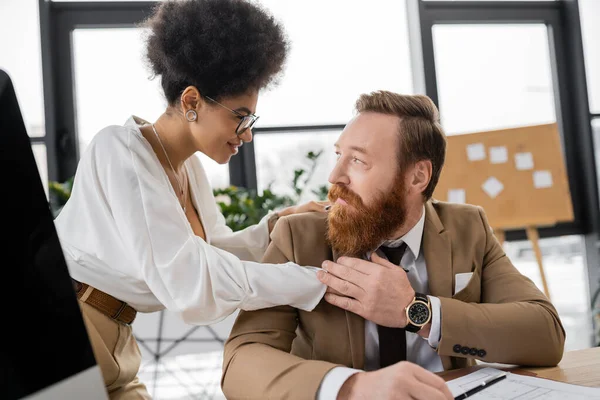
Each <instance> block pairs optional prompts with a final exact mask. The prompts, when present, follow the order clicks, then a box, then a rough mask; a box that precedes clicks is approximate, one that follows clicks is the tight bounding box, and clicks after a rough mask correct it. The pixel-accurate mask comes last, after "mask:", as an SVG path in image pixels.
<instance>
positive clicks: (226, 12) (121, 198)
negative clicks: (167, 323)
mask: <svg viewBox="0 0 600 400" xmlns="http://www.w3.org/2000/svg"><path fill="white" fill-rule="evenodd" d="M145 26H146V27H147V28H148V32H149V34H148V37H147V58H148V61H149V64H150V65H151V67H152V70H153V72H154V73H155V75H156V76H160V79H161V84H162V88H163V91H164V95H165V97H166V100H167V103H168V107H167V109H166V110H165V112H164V113H163V114H162V115H160V116H159V117H158V119H157V120H156V121H154V122H153V123H150V122H146V121H145V120H143V119H142V118H139V117H138V116H133V115H132V116H131V117H130V118H129V119H128V121H127V122H126V123H125V124H124V125H112V126H108V127H106V128H104V129H102V130H101V131H100V132H98V133H97V134H96V136H95V137H94V139H93V141H92V142H91V143H90V145H89V146H88V148H86V151H85V152H84V154H83V155H82V156H81V159H80V162H79V166H78V168H77V173H76V176H75V182H74V185H73V192H72V195H71V198H70V199H69V201H68V202H67V204H66V205H65V207H64V208H63V210H62V211H61V213H60V215H59V216H58V217H57V219H56V221H55V222H56V226H57V230H58V234H59V237H60V240H61V244H62V246H63V250H64V253H65V256H66V258H67V263H68V265H69V271H70V274H71V277H72V278H73V283H74V286H75V291H76V292H77V297H78V299H79V304H80V307H81V310H82V314H83V318H84V321H85V324H86V327H87V330H88V334H89V337H90V341H91V344H92V348H93V351H94V355H95V357H96V360H97V362H98V364H99V366H100V368H101V370H102V373H103V377H104V381H105V385H106V389H107V392H108V393H109V395H110V397H111V398H112V399H117V398H150V396H149V395H148V392H147V391H146V388H145V386H144V385H143V384H142V383H141V382H139V380H138V379H137V373H138V371H139V367H140V362H141V355H140V351H139V348H138V345H137V343H136V341H135V338H134V336H133V333H132V328H131V324H132V322H133V320H134V319H135V316H136V313H137V312H143V313H146V312H154V311H158V310H162V309H168V310H170V311H172V312H173V313H175V314H177V315H178V316H179V317H181V318H182V319H183V321H185V322H186V323H189V324H210V323H214V322H217V321H220V320H222V319H224V318H225V317H227V316H228V315H230V314H232V313H233V312H234V311H235V310H236V309H238V308H239V309H244V310H255V309H259V308H266V307H273V306H277V305H292V306H294V307H297V308H301V309H304V310H312V309H313V308H314V307H315V306H316V305H317V304H318V303H319V301H320V300H321V298H322V296H323V294H324V292H325V286H324V285H323V284H322V283H321V282H320V281H319V280H318V279H317V277H316V270H317V269H316V268H314V267H300V266H298V265H296V264H293V263H286V264H260V263H259V260H260V259H261V257H262V255H263V254H264V252H265V250H266V248H267V245H268V243H269V232H270V230H271V229H272V228H273V225H274V223H275V221H276V220H277V218H278V217H280V216H284V215H289V214H293V213H301V212H325V208H326V203H320V202H319V203H317V202H310V203H306V204H302V205H297V206H292V207H289V208H286V209H284V210H282V211H280V212H278V213H275V212H271V213H269V215H267V216H266V217H265V218H264V219H263V220H262V221H261V222H260V223H258V224H257V225H255V226H251V227H249V228H247V229H245V230H243V231H240V232H232V230H231V229H229V228H228V227H227V226H226V224H225V219H224V217H223V215H222V214H221V213H220V211H219V209H218V206H217V204H216V202H215V199H214V197H213V192H212V188H211V187H210V184H209V181H208V179H207V176H206V173H205V171H204V169H203V167H202V165H201V163H200V161H199V158H198V157H195V156H193V155H194V153H196V152H198V151H199V152H202V153H204V154H205V155H207V156H208V157H210V158H211V159H213V160H215V161H216V162H218V163H221V164H225V163H227V162H228V161H229V160H230V158H231V157H232V156H233V155H235V154H236V153H237V152H238V148H239V147H240V146H241V145H242V144H243V143H244V142H249V141H251V140H252V127H253V125H254V123H255V122H256V120H257V119H258V116H257V115H255V110H256V104H257V100H258V96H259V94H260V92H261V90H263V89H265V88H268V87H269V86H270V85H271V84H273V83H274V82H275V81H276V78H277V77H278V75H279V74H280V72H281V70H282V67H283V65H284V62H285V60H286V56H287V52H288V43H287V40H286V38H285V34H284V31H283V29H282V27H281V26H280V25H279V24H278V23H277V22H276V21H275V20H274V18H273V17H272V16H271V15H270V14H269V13H267V12H266V11H265V10H263V9H262V8H260V7H259V6H257V5H255V4H253V3H249V2H246V1H243V0H184V1H165V2H163V3H160V4H159V5H158V6H157V8H156V9H155V10H154V12H153V14H152V15H151V16H150V18H149V19H148V20H147V21H145ZM131 101H132V102H135V101H136V94H135V93H131ZM98 111H99V112H101V110H98Z"/></svg>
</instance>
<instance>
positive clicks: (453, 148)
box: [433, 123, 573, 230]
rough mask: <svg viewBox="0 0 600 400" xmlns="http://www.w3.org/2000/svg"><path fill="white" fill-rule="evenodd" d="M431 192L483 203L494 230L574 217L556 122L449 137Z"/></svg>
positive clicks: (438, 196) (456, 200)
mask: <svg viewBox="0 0 600 400" xmlns="http://www.w3.org/2000/svg"><path fill="white" fill-rule="evenodd" d="M447 140H448V145H447V152H446V163H445V165H444V168H443V169H442V173H441V176H440V181H439V183H438V185H437V187H436V190H435V192H434V195H433V197H434V198H436V199H438V200H442V201H449V202H454V203H468V204H475V205H478V206H481V207H483V209H484V210H485V212H486V214H487V216H488V219H489V222H490V225H491V226H492V228H494V229H501V230H508V229H518V228H524V227H528V226H535V227H541V226H550V225H554V224H556V223H558V222H568V221H572V220H573V206H572V203H571V194H570V190H569V183H568V179H567V173H566V168H565V164H564V157H563V152H562V146H561V141H560V135H559V131H558V126H557V124H556V123H553V124H545V125H535V126H525V127H519V128H511V129H502V130H495V131H488V132H477V133H472V134H466V135H456V136H448V138H447Z"/></svg>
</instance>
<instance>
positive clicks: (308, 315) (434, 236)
mask: <svg viewBox="0 0 600 400" xmlns="http://www.w3.org/2000/svg"><path fill="white" fill-rule="evenodd" d="M326 226H327V221H326V217H325V216H324V215H323V214H321V213H306V214H300V215H292V216H290V217H287V218H283V219H281V220H280V221H279V222H278V223H277V226H276V228H275V229H274V231H273V233H272V235H271V237H272V242H271V244H270V246H269V248H268V250H267V252H266V254H265V257H264V262H269V263H283V262H287V261H293V262H296V263H298V264H300V265H315V266H320V265H321V263H322V262H323V261H324V260H335V259H336V258H337V257H336V255H335V254H333V253H332V251H331V248H330V247H328V246H327V244H326V241H325V232H326ZM423 252H424V256H425V262H426V264H427V274H428V277H429V289H430V294H431V295H433V296H437V297H439V298H440V301H441V310H442V311H441V314H442V323H441V341H440V344H439V346H438V353H439V355H440V357H441V360H442V364H443V366H444V369H445V370H448V369H453V368H461V367H465V366H468V365H472V364H474V363H475V359H481V360H483V361H486V362H498V363H508V364H520V365H530V366H554V365H556V364H557V363H558V362H559V361H560V359H561V358H562V354H563V348H564V341H565V332H564V329H563V326H562V324H561V321H560V319H559V317H558V313H557V312H556V310H555V308H554V307H553V306H552V304H551V303H550V302H549V301H548V299H547V298H546V297H545V296H544V294H543V293H542V292H541V291H540V290H539V289H538V288H537V287H536V286H535V285H534V283H533V282H532V281H531V280H529V279H528V278H527V277H525V276H523V275H522V274H520V273H519V272H518V271H517V270H516V269H515V267H514V266H513V265H512V263H511V262H510V260H509V259H508V257H506V255H505V253H504V251H503V250H502V247H501V246H500V244H499V243H498V241H497V240H496V238H495V236H494V235H493V233H492V231H491V229H490V227H489V225H488V222H487V218H486V216H485V213H484V212H483V210H482V209H481V208H480V207H475V206H469V205H458V204H450V203H444V202H437V201H429V202H427V203H426V205H425V227H424V231H423ZM470 272H472V273H473V275H472V277H471V279H470V280H469V282H468V283H467V285H466V286H465V287H464V289H462V290H460V291H459V292H458V293H456V294H455V295H453V293H454V287H455V282H454V277H455V275H456V274H458V273H470ZM268 273H269V271H268V269H265V274H268ZM364 323H365V321H364V319H363V318H361V317H359V316H358V315H356V314H354V313H351V312H347V311H344V310H342V309H340V308H337V307H334V306H332V305H330V304H328V303H326V302H325V301H324V300H323V301H321V303H320V304H319V305H318V306H317V307H316V308H315V309H314V310H313V311H312V312H305V311H301V310H297V309H295V308H292V307H287V306H284V307H276V308H270V309H264V310H259V311H253V312H241V313H240V314H239V316H238V318H237V320H236V322H235V325H234V327H233V329H232V332H231V335H230V337H229V339H228V340H227V342H226V344H225V355H224V363H223V378H222V387H223V391H224V393H225V395H226V396H227V398H228V399H314V398H315V397H316V394H317V392H318V389H319V385H320V384H321V381H322V380H323V378H324V376H325V375H326V374H327V372H328V371H329V370H331V369H332V368H334V367H336V366H346V367H352V368H358V369H362V368H363V367H364V358H365V329H364ZM464 353H466V354H464Z"/></svg>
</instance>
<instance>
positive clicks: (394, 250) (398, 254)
mask: <svg viewBox="0 0 600 400" xmlns="http://www.w3.org/2000/svg"><path fill="white" fill-rule="evenodd" d="M406 247H407V246H406V243H405V242H402V244H401V245H400V246H398V247H386V246H381V247H380V248H381V251H382V252H383V254H385V256H386V257H387V259H388V261H389V262H391V263H392V264H395V265H400V261H401V260H402V257H403V256H404V252H405V251H406Z"/></svg>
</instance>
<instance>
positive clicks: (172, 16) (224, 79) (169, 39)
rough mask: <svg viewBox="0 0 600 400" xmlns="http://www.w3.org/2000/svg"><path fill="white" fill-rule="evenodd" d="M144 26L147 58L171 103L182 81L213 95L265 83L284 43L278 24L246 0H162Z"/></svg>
mask: <svg viewBox="0 0 600 400" xmlns="http://www.w3.org/2000/svg"><path fill="white" fill-rule="evenodd" d="M143 26H144V27H147V28H149V33H148V36H147V38H146V46H147V48H146V55H147V59H148V61H149V63H150V66H151V69H152V71H153V73H154V75H156V76H160V77H161V84H162V87H163V90H164V92H165V96H166V98H167V101H168V102H169V104H170V105H174V104H175V103H176V101H177V100H178V98H179V96H180V95H181V93H182V92H183V90H184V89H185V88H186V87H187V86H195V87H196V88H198V90H199V91H200V94H201V95H203V96H208V97H212V98H214V99H219V98H223V97H229V96H235V95H241V94H245V93H247V92H248V91H250V90H260V89H263V88H266V87H268V86H269V85H271V84H272V83H274V82H275V81H276V78H277V77H278V75H279V73H280V72H281V71H282V69H283V65H284V63H285V61H286V57H287V53H288V49H289V43H288V41H287V38H286V36H285V32H284V30H283V28H282V26H281V25H280V24H279V23H278V22H277V21H276V20H275V19H274V18H273V16H272V15H270V14H269V13H268V12H267V11H265V10H264V9H263V8H261V7H260V6H258V5H256V4H254V3H251V2H249V1H245V0H179V1H177V0H175V1H174V0H171V1H169V0H167V1H165V2H162V3H161V4H159V5H158V6H157V8H156V9H155V10H154V12H153V14H152V15H151V16H150V17H149V18H148V19H147V20H146V21H145V22H144V24H143Z"/></svg>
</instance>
